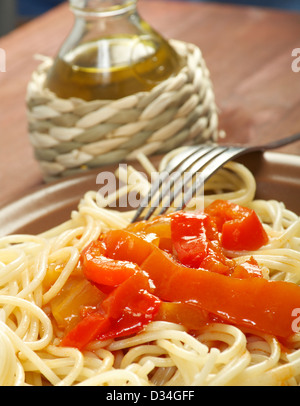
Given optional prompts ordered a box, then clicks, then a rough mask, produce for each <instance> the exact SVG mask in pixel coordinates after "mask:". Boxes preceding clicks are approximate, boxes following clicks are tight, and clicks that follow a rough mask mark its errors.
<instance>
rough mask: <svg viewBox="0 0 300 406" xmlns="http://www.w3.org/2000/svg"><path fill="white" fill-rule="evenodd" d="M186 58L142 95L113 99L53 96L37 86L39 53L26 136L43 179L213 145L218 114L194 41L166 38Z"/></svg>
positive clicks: (41, 78)
mask: <svg viewBox="0 0 300 406" xmlns="http://www.w3.org/2000/svg"><path fill="white" fill-rule="evenodd" d="M171 45H172V46H173V47H174V48H175V49H176V51H177V52H178V54H179V55H181V57H183V58H184V59H185V60H186V63H185V65H184V67H183V68H182V69H181V71H180V72H179V73H178V74H177V75H176V76H175V77H170V78H169V79H167V80H166V81H164V82H162V83H160V84H159V85H157V86H156V87H154V88H153V89H152V90H151V91H149V92H140V93H136V94H133V95H131V96H128V97H124V98H121V99H119V100H96V101H91V102H87V101H84V100H82V99H77V98H70V99H60V98H58V97H57V96H56V95H55V94H54V93H52V92H51V91H50V90H49V89H47V88H45V86H44V83H45V79H46V75H47V70H48V69H49V67H50V66H51V64H52V59H50V58H44V61H43V63H41V65H40V66H39V67H38V69H37V70H36V71H35V72H34V73H33V75H32V78H31V81H30V83H29V85H28V91H27V111H28V122H29V137H30V141H31V143H32V146H33V148H34V151H35V157H36V159H37V160H38V161H39V163H40V165H41V168H42V171H43V174H44V178H45V180H46V181H50V180H53V179H57V178H60V177H63V176H67V175H70V174H73V173H76V172H82V171H84V170H87V169H90V168H95V167H99V166H101V165H106V164H111V163H116V162H120V161H126V160H129V159H134V158H135V157H136V154H138V153H140V152H142V153H144V154H145V155H152V154H157V153H165V152H168V151H170V150H172V149H174V148H176V147H178V146H180V145H184V144H193V143H203V142H207V141H214V142H216V141H217V139H218V137H219V136H220V132H219V130H218V112H217V107H216V104H215V98H214V92H213V89H212V83H211V80H210V74H209V71H208V69H207V67H206V64H205V61H204V59H203V57H202V54H201V51H200V49H199V48H198V47H196V46H195V45H193V44H188V43H185V42H181V41H174V40H172V41H171Z"/></svg>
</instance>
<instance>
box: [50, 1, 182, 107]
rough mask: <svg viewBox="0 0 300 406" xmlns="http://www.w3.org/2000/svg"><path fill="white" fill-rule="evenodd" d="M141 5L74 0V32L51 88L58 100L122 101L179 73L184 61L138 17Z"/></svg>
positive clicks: (54, 68)
mask: <svg viewBox="0 0 300 406" xmlns="http://www.w3.org/2000/svg"><path fill="white" fill-rule="evenodd" d="M136 3H137V0H70V7H71V10H72V11H73V13H74V15H75V23H74V26H73V29H72V31H71V33H70V35H69V36H68V38H67V39H66V41H65V42H64V44H63V45H62V47H61V49H60V51H59V54H58V56H57V57H56V59H55V61H54V64H53V66H52V68H51V69H50V70H49V72H48V76H47V81H46V86H47V87H48V88H49V89H50V90H52V91H53V92H54V93H56V95H57V96H58V97H61V98H69V97H79V98H82V99H84V100H87V101H89V100H95V99H118V98H121V97H125V96H128V95H130V94H133V93H136V92H139V91H149V90H151V89H152V88H153V87H154V86H155V85H157V84H158V83H160V82H161V81H163V80H165V79H167V78H168V77H170V76H171V75H174V74H176V73H177V72H178V71H179V69H180V68H181V61H180V58H179V56H178V55H177V53H176V51H175V50H174V49H173V48H172V47H171V46H170V44H169V42H168V41H167V40H165V39H164V38H162V36H161V35H160V34H159V33H157V32H156V31H155V30H153V29H152V28H151V27H150V25H149V24H148V23H147V22H145V21H144V20H143V19H142V18H141V17H140V16H139V14H138V12H137V4H136Z"/></svg>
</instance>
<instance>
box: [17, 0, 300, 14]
mask: <svg viewBox="0 0 300 406" xmlns="http://www.w3.org/2000/svg"><path fill="white" fill-rule="evenodd" d="M145 1H147V0H145ZM185 1H188V0H185ZM190 1H201V0H190ZM214 1H216V2H218V3H233V4H242V5H253V6H262V7H275V8H280V9H288V10H295V11H298V10H300V0H231V1H228V0H211V1H210V0H206V2H207V3H209V2H214ZM60 3H63V1H62V0H19V1H18V9H19V14H20V15H23V16H36V15H39V14H42V13H44V12H45V11H47V10H49V9H50V8H52V7H55V6H57V5H58V4H60Z"/></svg>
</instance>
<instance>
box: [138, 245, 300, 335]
mask: <svg viewBox="0 0 300 406" xmlns="http://www.w3.org/2000/svg"><path fill="white" fill-rule="evenodd" d="M141 268H142V269H144V270H145V271H147V272H148V273H149V275H150V277H151V279H152V280H153V282H154V284H155V286H156V290H155V294H156V295H157V296H159V297H160V298H161V300H164V301H172V302H188V303H193V304H195V305H196V304H197V305H198V306H200V308H202V309H204V310H206V311H208V312H210V313H213V314H215V315H217V316H219V317H220V318H221V319H223V320H226V321H227V322H229V323H233V324H236V325H240V326H251V327H253V328H255V329H257V330H259V331H264V332H266V333H268V334H271V335H274V336H278V337H288V336H289V335H291V334H293V331H292V322H293V318H292V311H293V309H295V308H297V307H299V306H300V287H299V286H298V285H296V284H293V283H288V282H282V281H268V280H266V279H263V278H248V279H239V278H232V277H229V276H225V275H221V274H218V273H215V272H208V271H205V270H202V269H193V268H187V267H183V266H181V265H180V264H178V263H177V262H175V261H174V260H172V258H171V257H170V256H169V255H168V254H167V253H164V252H163V251H159V250H154V251H153V252H152V254H151V255H150V256H149V257H148V258H147V259H146V260H145V261H144V263H143V264H142V265H141Z"/></svg>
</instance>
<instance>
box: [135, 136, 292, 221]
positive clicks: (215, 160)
mask: <svg viewBox="0 0 300 406" xmlns="http://www.w3.org/2000/svg"><path fill="white" fill-rule="evenodd" d="M298 140H300V133H299V134H294V135H292V136H289V137H286V138H283V139H280V140H275V141H272V142H270V143H267V144H264V145H257V146H250V147H249V146H220V145H215V144H212V145H205V144H204V145H199V146H189V147H186V149H184V150H183V151H182V152H180V153H178V155H176V156H175V157H174V158H172V159H171V161H170V162H169V163H168V165H167V167H166V168H165V169H164V170H163V171H162V172H161V173H160V174H158V177H157V178H156V179H155V181H154V182H153V184H152V185H151V187H150V190H149V192H148V194H147V195H146V196H145V197H144V198H143V200H142V201H141V204H140V206H139V208H138V209H137V211H136V213H135V214H134V217H133V218H132V220H131V223H134V222H136V221H138V220H141V219H143V220H148V219H149V218H150V217H151V216H152V214H153V213H154V212H155V210H156V209H157V208H158V207H159V206H160V205H161V204H162V202H163V201H164V200H165V199H166V198H167V201H166V202H164V203H163V205H162V207H161V208H160V211H159V212H158V213H157V215H161V214H164V213H165V212H166V211H167V210H168V208H169V207H170V206H171V204H172V203H173V202H174V200H175V198H176V197H177V196H178V195H179V194H180V193H181V192H182V190H183V189H184V190H185V186H186V185H187V184H189V183H190V182H191V181H192V179H193V177H194V176H195V175H196V174H197V173H199V172H200V171H201V176H199V177H198V178H197V179H196V181H195V182H192V185H191V186H190V187H189V188H188V190H187V192H186V193H184V194H183V197H182V201H181V203H180V205H178V206H177V207H176V208H174V211H178V210H182V209H184V208H185V207H186V206H187V205H188V203H189V202H190V201H191V199H192V198H193V197H194V196H195V194H196V193H197V192H198V191H199V190H200V189H201V188H202V187H203V185H204V183H205V182H206V181H207V180H208V179H209V178H210V177H211V176H212V175H213V174H214V173H215V172H216V171H217V170H218V169H220V168H221V167H222V166H223V165H225V164H226V163H227V162H229V161H230V160H233V159H235V158H237V157H239V156H241V155H245V154H247V153H250V152H255V151H261V152H264V151H266V150H272V149H276V148H279V147H282V146H284V145H288V144H291V143H293V142H295V141H298ZM183 174H185V176H184V179H182V177H183ZM179 180H181V182H178V181H179ZM178 183H179V184H178ZM154 197H155V199H153V198H154ZM145 209H148V210H147V212H146V213H145V214H144V215H143V216H142V213H143V212H144V210H145Z"/></svg>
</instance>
